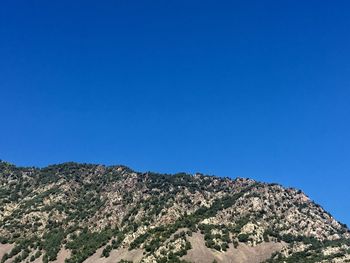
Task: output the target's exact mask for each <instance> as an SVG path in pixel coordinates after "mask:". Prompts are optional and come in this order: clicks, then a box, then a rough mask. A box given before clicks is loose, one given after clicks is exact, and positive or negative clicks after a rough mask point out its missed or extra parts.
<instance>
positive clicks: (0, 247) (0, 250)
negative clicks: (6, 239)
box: [0, 244, 14, 260]
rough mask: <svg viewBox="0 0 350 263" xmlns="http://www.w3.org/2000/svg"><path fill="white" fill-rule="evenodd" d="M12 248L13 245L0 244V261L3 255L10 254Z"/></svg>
mask: <svg viewBox="0 0 350 263" xmlns="http://www.w3.org/2000/svg"><path fill="white" fill-rule="evenodd" d="M13 247H14V245H13V244H0V260H1V259H2V257H3V256H4V255H5V253H10V251H11V250H12V248H13Z"/></svg>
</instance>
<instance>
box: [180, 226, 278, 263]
mask: <svg viewBox="0 0 350 263" xmlns="http://www.w3.org/2000/svg"><path fill="white" fill-rule="evenodd" d="M188 240H189V241H190V242H191V244H192V249H190V250H189V251H188V252H187V255H185V256H184V257H183V259H185V260H188V261H190V262H194V263H212V262H213V260H216V261H217V262H219V263H260V262H262V261H264V260H266V259H268V258H269V257H270V256H271V255H272V253H274V252H276V251H279V250H281V248H282V247H283V246H284V244H283V243H274V242H266V243H262V244H259V245H257V246H255V247H250V246H248V245H246V244H242V243H240V244H239V246H238V247H237V248H234V247H233V245H232V244H230V247H229V249H228V250H227V251H226V252H218V251H216V250H213V249H210V248H207V247H206V246H205V241H204V237H203V235H202V234H200V233H193V235H192V237H189V238H188Z"/></svg>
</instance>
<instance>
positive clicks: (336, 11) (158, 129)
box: [0, 0, 350, 224]
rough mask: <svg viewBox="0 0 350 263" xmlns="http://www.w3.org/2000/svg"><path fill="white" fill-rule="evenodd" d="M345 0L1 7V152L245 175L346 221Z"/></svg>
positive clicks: (11, 156) (349, 73)
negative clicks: (303, 196) (301, 194)
mask: <svg viewBox="0 0 350 263" xmlns="http://www.w3.org/2000/svg"><path fill="white" fill-rule="evenodd" d="M349 10H350V2H349V1H332V2H329V1H203V0H201V1H191V0H190V1H189V0H186V1H182V0H177V1H127V0H121V1H85V0H84V1H12V0H11V1H10V0H9V1H2V2H1V8H0V91H1V93H0V94H1V97H0V98H1V101H0V112H1V125H0V158H1V159H3V160H6V161H9V162H12V163H15V164H17V165H30V166H33V165H35V166H45V165H47V164H52V163H59V162H65V161H78V162H93V163H104V164H125V165H128V166H130V167H131V168H133V169H135V170H139V171H148V170H152V171H159V172H167V173H173V172H178V171H186V172H191V173H192V172H197V171H199V172H203V173H206V174H215V175H220V176H230V177H236V176H243V177H251V178H254V179H257V180H261V181H266V182H278V183H281V184H283V185H285V186H293V187H296V188H300V189H303V190H304V191H305V192H306V193H307V194H308V195H309V196H310V197H311V198H313V199H314V200H315V201H316V202H318V203H320V204H321V205H322V206H323V207H325V208H326V209H327V210H329V211H330V212H331V213H332V214H333V215H334V216H335V217H336V218H337V219H339V220H341V221H342V222H344V223H347V224H350V213H349V211H350V202H349V201H350V191H349V186H350V178H349V175H350V48H349V47H350V32H349V29H350V16H349Z"/></svg>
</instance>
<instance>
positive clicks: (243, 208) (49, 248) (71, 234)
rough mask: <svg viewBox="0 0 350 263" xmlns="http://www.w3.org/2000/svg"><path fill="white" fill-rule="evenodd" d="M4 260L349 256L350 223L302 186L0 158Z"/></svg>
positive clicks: (311, 259)
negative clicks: (336, 216) (22, 163)
mask: <svg viewBox="0 0 350 263" xmlns="http://www.w3.org/2000/svg"><path fill="white" fill-rule="evenodd" d="M0 241H1V243H3V244H2V245H0V256H1V251H3V254H4V253H7V254H4V255H3V257H2V262H31V261H32V262H49V261H54V260H56V261H57V262H63V261H65V262H67V263H70V262H84V261H85V262H101V263H106V262H118V261H121V262H122V261H123V260H130V261H134V262H140V261H141V262H213V261H215V260H216V261H217V262H248V263H249V262H251V263H259V262H263V261H266V262H270V263H275V262H350V233H349V230H348V229H347V227H346V226H345V225H342V224H341V223H339V222H337V221H336V220H335V219H334V218H333V217H332V216H331V215H330V214H329V213H327V212H326V211H325V210H324V209H322V208H321V207H320V206H319V205H317V204H315V203H314V202H312V201H311V200H310V199H309V198H308V197H307V196H306V195H305V194H304V193H302V192H301V191H298V190H295V189H290V188H288V189H286V188H283V187H282V186H280V185H276V184H265V183H260V182H256V181H254V180H250V179H242V178H237V179H235V180H231V179H228V178H220V177H211V176H203V175H200V174H196V175H188V174H183V173H181V174H176V175H164V174H155V173H138V172H134V171H132V170H131V169H129V168H127V167H125V166H109V167H107V166H103V165H91V164H77V163H64V164H60V165H52V166H48V167H46V168H42V169H38V168H28V167H24V168H23V167H16V166H14V165H11V164H8V163H6V162H0Z"/></svg>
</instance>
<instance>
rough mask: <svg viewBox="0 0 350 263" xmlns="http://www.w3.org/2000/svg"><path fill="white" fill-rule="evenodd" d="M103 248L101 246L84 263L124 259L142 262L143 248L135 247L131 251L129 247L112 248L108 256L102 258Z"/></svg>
mask: <svg viewBox="0 0 350 263" xmlns="http://www.w3.org/2000/svg"><path fill="white" fill-rule="evenodd" d="M102 251H103V248H100V249H98V250H97V251H96V253H95V254H93V255H92V256H91V257H89V258H88V259H86V260H85V261H84V263H115V262H118V261H120V260H122V259H124V260H130V261H132V262H135V263H137V262H140V261H141V258H142V256H143V250H142V249H134V250H131V251H129V250H128V249H127V248H119V249H116V250H112V251H111V253H110V256H109V257H108V258H105V257H103V258H101V254H102Z"/></svg>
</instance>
